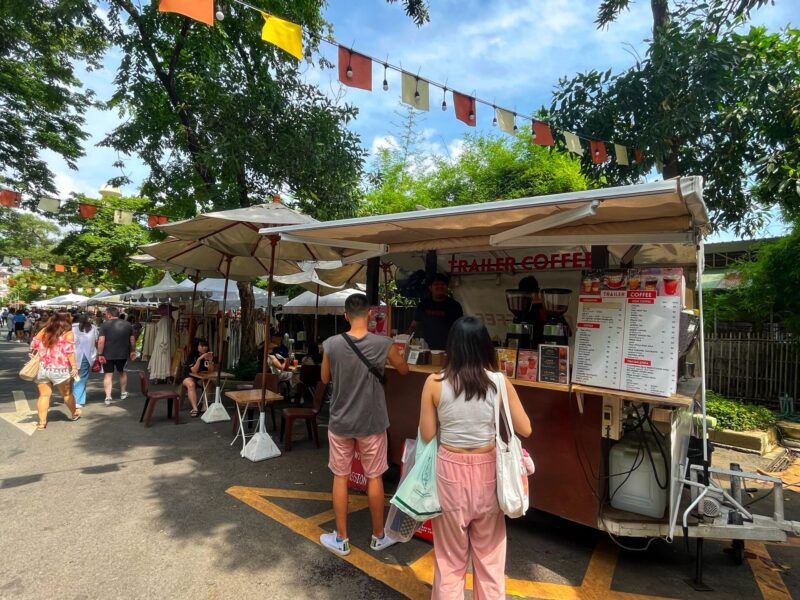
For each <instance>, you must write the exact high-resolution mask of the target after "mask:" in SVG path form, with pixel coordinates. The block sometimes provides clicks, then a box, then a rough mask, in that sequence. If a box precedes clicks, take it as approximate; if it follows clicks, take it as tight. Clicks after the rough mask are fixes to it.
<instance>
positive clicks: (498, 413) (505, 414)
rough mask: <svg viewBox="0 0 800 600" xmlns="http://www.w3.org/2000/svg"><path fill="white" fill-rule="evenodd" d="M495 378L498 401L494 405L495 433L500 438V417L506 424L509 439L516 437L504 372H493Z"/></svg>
mask: <svg viewBox="0 0 800 600" xmlns="http://www.w3.org/2000/svg"><path fill="white" fill-rule="evenodd" d="M493 379H494V382H495V384H496V385H497V402H496V403H495V405H494V427H495V435H496V436H497V438H498V440H501V439H502V438H501V437H500V419H501V418H502V419H503V421H504V422H505V425H506V433H508V440H509V441H511V438H512V437H514V424H513V423H512V422H511V410H510V409H509V406H508V390H506V380H505V377H503V374H502V373H493Z"/></svg>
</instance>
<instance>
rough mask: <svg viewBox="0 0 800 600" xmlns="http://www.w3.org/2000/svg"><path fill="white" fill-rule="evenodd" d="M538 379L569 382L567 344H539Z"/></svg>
mask: <svg viewBox="0 0 800 600" xmlns="http://www.w3.org/2000/svg"><path fill="white" fill-rule="evenodd" d="M539 381H542V382H545V383H563V384H564V385H566V384H568V383H569V346H551V345H549V344H541V345H540V346H539Z"/></svg>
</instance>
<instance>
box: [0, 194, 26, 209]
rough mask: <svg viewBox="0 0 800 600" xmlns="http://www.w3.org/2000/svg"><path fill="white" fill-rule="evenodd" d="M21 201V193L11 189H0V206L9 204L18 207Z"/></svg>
mask: <svg viewBox="0 0 800 600" xmlns="http://www.w3.org/2000/svg"><path fill="white" fill-rule="evenodd" d="M21 201H22V194H20V193H19V192H14V191H12V190H0V206H10V207H11V208H19V204H20V202H21Z"/></svg>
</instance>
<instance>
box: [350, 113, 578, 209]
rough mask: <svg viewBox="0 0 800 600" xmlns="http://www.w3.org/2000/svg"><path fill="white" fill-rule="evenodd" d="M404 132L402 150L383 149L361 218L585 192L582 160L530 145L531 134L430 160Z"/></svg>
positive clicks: (479, 141)
mask: <svg viewBox="0 0 800 600" xmlns="http://www.w3.org/2000/svg"><path fill="white" fill-rule="evenodd" d="M415 135H416V134H415V131H414V128H413V127H412V128H408V129H406V132H405V134H404V136H402V137H401V141H400V144H399V148H395V149H383V150H382V151H381V152H380V153H379V154H378V157H377V159H376V163H375V165H374V167H373V170H372V172H371V175H370V181H371V186H370V187H369V188H368V189H367V190H366V192H365V196H364V200H363V201H362V204H361V209H360V212H361V214H365V215H366V214H383V213H394V212H402V211H409V210H414V209H415V208H416V207H417V206H418V205H420V206H425V207H426V208H437V207H444V206H456V205H462V204H474V203H477V202H491V201H494V200H503V199H511V198H522V197H525V196H537V195H541V194H550V193H557V192H566V191H571V190H581V189H586V187H587V183H586V180H585V179H584V177H583V176H582V175H581V173H580V166H579V164H578V161H577V160H575V159H573V158H571V157H570V156H569V155H567V154H564V153H554V152H550V151H549V150H547V149H545V148H542V147H541V146H535V145H533V144H532V143H531V142H530V135H531V134H530V130H529V129H528V130H525V129H524V128H523V130H522V132H521V133H520V134H519V136H517V137H511V136H506V135H503V136H497V135H467V136H466V137H465V139H464V145H463V149H462V150H463V151H462V152H461V153H460V154H459V155H458V156H457V157H456V158H455V159H448V158H445V157H442V156H426V155H422V154H419V153H417V152H416V151H415V150H414V144H413V143H408V136H411V137H412V138H413V137H414V136H415Z"/></svg>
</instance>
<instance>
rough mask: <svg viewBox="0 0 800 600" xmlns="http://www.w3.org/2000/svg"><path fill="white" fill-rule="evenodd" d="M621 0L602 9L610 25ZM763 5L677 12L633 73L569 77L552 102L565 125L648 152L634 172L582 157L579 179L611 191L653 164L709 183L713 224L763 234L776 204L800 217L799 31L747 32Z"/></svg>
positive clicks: (689, 6)
mask: <svg viewBox="0 0 800 600" xmlns="http://www.w3.org/2000/svg"><path fill="white" fill-rule="evenodd" d="M660 3H661V4H663V5H664V7H666V2H665V1H664V2H660ZM625 4H626V3H625V2H621V1H620V0H610V1H607V2H604V3H603V6H601V11H602V9H603V8H604V7H605V8H606V9H610V11H611V12H609V13H608V14H607V15H606V16H603V18H602V21H603V24H605V23H607V22H608V20H609V15H612V16H613V15H616V14H617V13H618V10H617V8H618V7H620V6H623V5H625ZM761 4H763V1H761V0H755V1H745V2H737V3H731V2H727V1H725V0H710V1H709V2H707V3H704V4H696V3H682V4H679V5H678V10H676V11H675V12H673V13H671V14H670V15H669V18H668V19H666V17H664V19H665V20H664V21H663V23H662V24H661V25H660V26H659V27H657V30H656V33H657V35H655V36H654V39H653V40H652V41H651V42H650V46H649V49H648V51H647V54H646V56H645V58H643V59H637V60H636V63H635V64H634V65H633V66H632V67H631V68H629V69H628V70H626V71H624V72H622V73H618V74H613V75H612V72H611V70H610V69H609V70H606V71H598V70H591V71H588V72H586V73H581V74H578V75H577V76H575V77H573V78H571V79H569V78H563V79H561V80H560V81H559V85H558V88H557V89H556V92H555V94H554V97H553V102H552V106H551V113H552V114H551V120H552V121H553V122H554V124H555V126H556V127H557V128H563V129H566V130H568V131H577V132H581V134H582V135H585V136H587V137H590V138H594V139H600V140H610V141H615V142H618V143H620V144H625V145H627V146H628V148H629V149H631V151H632V150H633V149H635V148H641V149H643V151H644V155H645V160H644V161H641V162H640V163H639V164H636V165H632V166H620V165H618V164H617V163H616V161H611V162H608V163H605V164H603V165H595V164H594V163H593V162H592V160H591V159H592V157H591V156H590V155H589V153H588V152H586V153H585V156H584V157H583V158H582V163H581V166H582V169H583V172H584V173H585V174H586V175H587V176H589V177H590V178H592V179H594V180H601V179H603V180H605V181H607V182H608V183H610V184H615V185H618V184H628V183H635V182H637V181H639V180H640V179H641V178H642V177H644V176H645V175H647V174H648V173H649V172H650V171H651V170H652V169H653V168H654V167H657V168H660V169H662V170H663V174H664V177H665V178H666V177H673V176H676V175H681V174H695V175H702V176H703V177H704V179H705V182H706V186H705V190H704V199H705V201H706V203H707V205H708V206H709V208H710V211H711V214H712V219H713V223H714V225H715V226H717V227H721V228H727V227H733V228H734V229H736V230H737V231H738V232H739V233H743V234H753V233H754V232H756V231H757V230H758V229H759V228H760V227H761V226H762V225H763V224H764V222H765V218H766V211H767V209H768V208H769V207H771V206H773V205H775V204H778V205H779V206H781V207H783V208H784V209H785V210H786V211H788V212H790V213H791V214H797V213H800V173H798V164H800V133H799V132H800V78H799V77H798V76H797V74H798V73H799V72H800V31H799V30H797V29H791V28H787V29H786V30H784V31H782V32H780V33H769V32H767V31H766V30H765V29H763V28H752V29H750V30H749V31H747V32H746V33H742V23H743V20H744V19H745V18H746V17H747V15H748V14H749V11H750V10H751V9H752V8H756V7H758V6H759V5H761ZM734 5H735V6H734ZM615 6H616V7H617V8H615ZM623 7H624V6H623ZM602 15H603V13H602V12H601V16H602Z"/></svg>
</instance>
